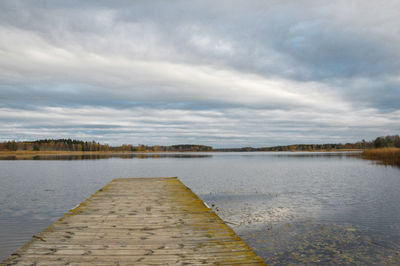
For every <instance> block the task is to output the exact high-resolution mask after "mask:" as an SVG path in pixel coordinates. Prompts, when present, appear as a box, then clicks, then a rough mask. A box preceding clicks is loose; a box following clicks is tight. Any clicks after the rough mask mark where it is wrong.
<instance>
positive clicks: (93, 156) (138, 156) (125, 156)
mask: <svg viewBox="0 0 400 266" xmlns="http://www.w3.org/2000/svg"><path fill="white" fill-rule="evenodd" d="M210 156H211V155H209V154H193V153H116V154H113V153H102V154H60V155H54V154H46V155H23V156H19V155H4V156H1V155H0V160H9V161H10V160H11V161H12V160H98V159H110V158H121V159H149V158H152V159H156V158H205V157H210Z"/></svg>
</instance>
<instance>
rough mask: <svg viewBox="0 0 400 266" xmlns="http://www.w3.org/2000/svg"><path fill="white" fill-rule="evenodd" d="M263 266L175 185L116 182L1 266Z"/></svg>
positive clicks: (210, 213) (186, 191)
mask: <svg viewBox="0 0 400 266" xmlns="http://www.w3.org/2000/svg"><path fill="white" fill-rule="evenodd" d="M63 264H64V265H66V264H73V265H127V264H130V265H131V264H135V265H152V264H153V265H176V264H178V265H179V264H206V265H215V264H225V265H265V264H264V262H263V261H262V259H261V258H260V257H258V256H257V255H256V254H255V253H254V252H253V251H252V250H251V249H250V248H249V247H248V246H247V245H246V243H244V242H243V241H242V240H241V239H240V238H239V237H238V236H237V235H236V234H235V233H234V232H233V231H232V229H231V228H229V227H228V226H227V225H226V224H225V223H224V222H223V221H222V220H221V219H220V218H219V217H218V216H217V215H216V214H215V213H214V212H213V211H212V210H210V209H209V208H208V207H206V206H205V205H204V204H203V202H202V201H201V200H200V199H199V198H198V197H197V196H196V195H195V194H194V193H193V192H192V191H191V190H190V189H188V188H187V187H185V186H184V185H183V184H182V183H181V182H180V181H179V180H178V179H177V178H119V179H115V180H113V181H112V182H110V183H109V184H108V185H106V186H105V187H104V188H102V189H100V190H99V191H98V192H96V193H95V194H93V195H92V196H91V197H90V198H88V199H87V200H86V201H84V202H82V203H81V204H80V205H79V206H78V207H76V208H75V209H73V210H71V211H70V212H69V213H67V214H65V215H64V216H63V217H62V218H60V219H59V220H58V221H56V222H55V223H53V224H52V225H51V226H49V227H48V228H47V229H45V230H44V231H43V232H41V233H40V234H38V235H37V236H34V237H33V239H32V240H31V241H30V242H29V243H27V244H26V245H25V246H23V247H22V248H21V249H20V250H18V251H17V252H15V253H14V254H12V255H11V256H10V257H9V258H8V259H6V260H5V261H3V262H2V263H1V265H63Z"/></svg>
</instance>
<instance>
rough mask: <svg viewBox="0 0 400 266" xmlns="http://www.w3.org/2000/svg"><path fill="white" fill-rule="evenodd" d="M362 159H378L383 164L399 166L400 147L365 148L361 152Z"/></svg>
mask: <svg viewBox="0 0 400 266" xmlns="http://www.w3.org/2000/svg"><path fill="white" fill-rule="evenodd" d="M362 156H363V158H364V159H370V160H378V161H380V162H381V163H383V164H385V165H398V166H400V149H399V148H381V149H372V150H365V151H364V152H363V153H362Z"/></svg>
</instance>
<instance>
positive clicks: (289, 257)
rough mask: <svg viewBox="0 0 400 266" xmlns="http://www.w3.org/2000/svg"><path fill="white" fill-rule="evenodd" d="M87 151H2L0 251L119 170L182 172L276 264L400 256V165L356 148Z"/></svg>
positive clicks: (1, 254) (382, 260) (123, 173)
mask: <svg viewBox="0 0 400 266" xmlns="http://www.w3.org/2000/svg"><path fill="white" fill-rule="evenodd" d="M80 156H82V155H72V156H71V155H68V156H40V157H39V158H37V159H33V158H31V159H28V160H13V159H11V160H8V161H7V160H1V161H0V169H1V171H0V259H3V258H5V257H6V256H8V255H9V254H10V253H11V252H13V251H14V250H15V249H17V248H18V247H20V246H22V245H23V244H24V243H26V242H27V241H28V240H29V239H30V238H31V237H32V235H33V234H36V233H38V232H40V231H42V230H43V229H44V228H45V227H47V226H48V225H49V224H50V223H51V222H53V221H55V220H56V219H58V218H59V217H61V216H62V215H63V214H64V213H65V212H66V211H68V210H69V209H71V208H73V207H74V206H76V205H77V204H78V203H80V202H82V201H83V200H85V199H86V198H87V197H88V196H90V195H91V194H93V193H94V192H95V191H97V190H98V189H99V188H101V187H103V186H104V185H106V184H107V183H108V182H110V181H111V180H112V179H114V178H117V177H154V176H178V177H179V178H180V179H181V180H182V181H183V183H184V184H185V185H187V186H188V187H190V188H191V189H192V190H193V191H194V192H195V193H196V194H198V195H199V196H200V197H201V198H202V199H203V200H204V201H205V202H207V203H208V205H210V206H211V207H212V208H213V209H214V210H215V211H216V212H217V213H218V215H220V217H221V218H222V219H223V220H225V221H226V222H227V224H229V225H230V226H231V227H232V228H233V229H234V230H235V231H236V232H237V233H238V234H239V235H240V236H241V237H242V238H243V239H244V240H245V241H247V243H248V244H249V245H250V246H251V247H252V248H254V249H255V250H256V252H257V253H258V254H259V255H261V256H262V257H263V258H264V259H265V260H266V262H267V263H268V264H269V265H286V264H298V265H312V264H318V265H326V264H332V265H349V264H356V265H365V264H367V265H371V264H372V265H399V264H400V263H399V258H400V254H399V251H400V204H399V202H400V178H399V177H400V169H399V168H392V167H385V166H381V165H376V164H374V163H373V162H371V161H366V160H361V159H360V158H359V155H358V154H355V153H310V152H306V153H298V152H286V153H285V152H279V153H274V152H268V153H263V152H255V153H251V152H246V153H195V154H192V153H176V154H169V153H162V154H147V153H146V154H120V155H111V154H104V155H103V154H102V155H99V154H97V155H94V154H92V155H83V156H84V157H80ZM141 158H148V159H147V160H138V159H141ZM184 158H190V159H188V160H186V159H184ZM82 159H83V160H82ZM98 159H103V160H98ZM127 159H128V160H127ZM155 159H156V160H155Z"/></svg>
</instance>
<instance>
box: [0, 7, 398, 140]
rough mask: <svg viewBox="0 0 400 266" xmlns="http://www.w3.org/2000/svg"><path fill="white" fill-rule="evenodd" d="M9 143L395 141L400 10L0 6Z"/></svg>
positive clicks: (0, 118)
mask: <svg viewBox="0 0 400 266" xmlns="http://www.w3.org/2000/svg"><path fill="white" fill-rule="evenodd" d="M0 125H1V126H0V140H1V141H4V140H10V139H17V140H34V139H39V138H75V139H83V140H96V141H100V142H101V143H109V144H112V145H116V144H122V143H131V144H138V143H140V144H164V145H166V144H177V143H199V144H206V145H212V146H214V147H240V146H271V145H278V144H293V143H339V142H351V141H357V140H361V139H366V140H370V139H373V138H375V137H377V136H380V135H387V134H399V132H400V2H399V1H397V0H393V1H391V0H387V1H357V0H353V1H312V0H307V1H305V0H304V1H285V0H279V1H277V0H276V1H252V0H243V1H234V0H227V1H223V0H220V1H207V0H201V1H200V0H199V1H186V0H182V1H179V0H173V1H161V0H160V1H155V0H152V1H139V0H138V1H115V0H114V1H99V0H93V1H80V0H79V1H71V0H69V1H18V0H4V1H1V2H0Z"/></svg>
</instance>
